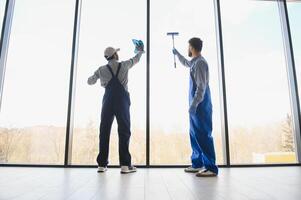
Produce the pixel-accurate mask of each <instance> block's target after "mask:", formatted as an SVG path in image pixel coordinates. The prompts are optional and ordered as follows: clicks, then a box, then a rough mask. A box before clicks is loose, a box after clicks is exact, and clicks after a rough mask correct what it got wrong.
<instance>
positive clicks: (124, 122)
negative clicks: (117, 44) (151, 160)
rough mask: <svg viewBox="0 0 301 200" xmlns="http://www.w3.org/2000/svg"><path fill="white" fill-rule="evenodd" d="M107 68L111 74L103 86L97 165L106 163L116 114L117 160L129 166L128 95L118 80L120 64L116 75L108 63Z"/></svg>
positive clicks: (105, 164)
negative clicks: (110, 77)
mask: <svg viewBox="0 0 301 200" xmlns="http://www.w3.org/2000/svg"><path fill="white" fill-rule="evenodd" d="M107 68H108V69H109V71H110V72H111V74H112V79H111V80H110V81H109V83H108V85H107V86H106V88H105V94H104V96H103V101H102V111H101V122H100V130H99V131H100V133H99V154H98V156H97V163H98V166H102V167H105V166H107V165H108V155H109V143H110V132H111V127H112V123H113V120H114V116H116V119H117V124H118V137H119V162H120V165H121V166H131V154H130V152H129V142H130V136H131V131H130V128H131V122H130V104H131V102H130V96H129V93H128V92H127V91H126V90H125V88H124V86H123V85H122V84H121V83H120V81H119V80H118V74H119V71H120V68H121V64H120V63H119V66H118V70H117V72H116V75H114V73H113V70H112V68H111V67H110V66H109V65H107Z"/></svg>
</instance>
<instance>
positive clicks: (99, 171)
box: [97, 166, 108, 173]
mask: <svg viewBox="0 0 301 200" xmlns="http://www.w3.org/2000/svg"><path fill="white" fill-rule="evenodd" d="M107 170H108V168H107V167H100V166H99V167H98V168H97V173H103V172H105V171H107Z"/></svg>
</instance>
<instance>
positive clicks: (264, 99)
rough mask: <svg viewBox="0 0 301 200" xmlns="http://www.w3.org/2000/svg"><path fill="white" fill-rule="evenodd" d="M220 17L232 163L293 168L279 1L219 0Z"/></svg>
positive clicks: (293, 154) (294, 160) (290, 123)
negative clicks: (288, 166) (288, 164)
mask: <svg viewBox="0 0 301 200" xmlns="http://www.w3.org/2000/svg"><path fill="white" fill-rule="evenodd" d="M233 7H236V8H238V9H233ZM221 12H222V26H223V34H224V53H225V69H226V86H227V100H228V117H229V131H230V151H231V162H232V164H268V163H294V162H296V155H295V149H294V141H293V132H292V117H291V107H290V97H289V88H288V80H287V72H286V61H285V55H284V47H283V38H282V32H281V31H282V30H281V24H280V16H279V13H278V5H277V2H268V1H248V0H243V1H242V0H239V1H238V0H236V1H235V0H231V1H229V0H227V1H226V0H223V1H221Z"/></svg>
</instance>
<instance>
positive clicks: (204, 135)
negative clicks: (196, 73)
mask: <svg viewBox="0 0 301 200" xmlns="http://www.w3.org/2000/svg"><path fill="white" fill-rule="evenodd" d="M192 70H193V69H191V71H190V80H189V105H191V103H192V100H193V97H194V94H195V92H196V83H195V80H194V77H193V73H192ZM189 121H190V130H189V133H190V143H191V148H192V155H191V162H192V167H194V168H201V167H205V168H206V169H208V170H210V171H212V172H214V173H216V174H217V173H218V168H217V166H216V164H215V150H214V143H213V138H212V103H211V94H210V88H209V85H208V84H207V87H206V91H205V95H204V99H203V101H202V102H201V103H199V105H198V106H197V110H196V113H189Z"/></svg>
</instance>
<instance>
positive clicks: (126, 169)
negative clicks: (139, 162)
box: [120, 166, 137, 174]
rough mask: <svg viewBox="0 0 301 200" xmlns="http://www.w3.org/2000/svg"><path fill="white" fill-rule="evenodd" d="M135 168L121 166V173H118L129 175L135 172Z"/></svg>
mask: <svg viewBox="0 0 301 200" xmlns="http://www.w3.org/2000/svg"><path fill="white" fill-rule="evenodd" d="M136 171H137V168H136V167H134V166H121V171H120V173H122V174H129V173H133V172H136Z"/></svg>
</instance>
